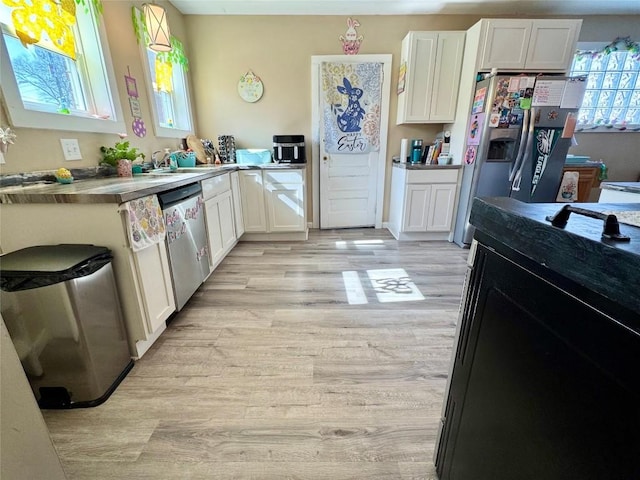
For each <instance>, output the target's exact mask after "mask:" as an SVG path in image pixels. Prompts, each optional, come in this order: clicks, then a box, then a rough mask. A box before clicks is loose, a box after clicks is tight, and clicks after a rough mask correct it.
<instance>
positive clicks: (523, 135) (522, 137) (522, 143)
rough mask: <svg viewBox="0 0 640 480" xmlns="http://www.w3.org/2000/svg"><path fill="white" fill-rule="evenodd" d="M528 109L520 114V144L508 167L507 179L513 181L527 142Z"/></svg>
mask: <svg viewBox="0 0 640 480" xmlns="http://www.w3.org/2000/svg"><path fill="white" fill-rule="evenodd" d="M529 114H530V110H525V111H524V113H523V116H522V133H521V134H520V145H519V146H518V153H517V155H516V159H515V160H514V161H513V164H512V165H511V168H510V169H509V181H510V182H513V179H514V177H515V175H516V172H517V171H518V168H520V163H521V161H522V156H523V154H524V152H525V147H526V143H527V134H528V133H529V119H530V118H531V117H530V115H529Z"/></svg>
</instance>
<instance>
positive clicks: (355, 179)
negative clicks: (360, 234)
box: [312, 55, 391, 228]
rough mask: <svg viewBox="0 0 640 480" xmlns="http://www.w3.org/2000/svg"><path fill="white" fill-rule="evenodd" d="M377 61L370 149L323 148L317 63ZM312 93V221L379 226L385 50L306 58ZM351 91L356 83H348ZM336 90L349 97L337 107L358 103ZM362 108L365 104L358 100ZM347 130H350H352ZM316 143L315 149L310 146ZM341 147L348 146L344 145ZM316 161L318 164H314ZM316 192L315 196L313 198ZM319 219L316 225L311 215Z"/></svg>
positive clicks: (387, 71)
mask: <svg viewBox="0 0 640 480" xmlns="http://www.w3.org/2000/svg"><path fill="white" fill-rule="evenodd" d="M324 62H331V63H340V64H348V65H355V64H362V63H380V64H382V82H381V99H380V122H379V144H378V146H377V148H376V149H375V150H376V151H368V152H366V153H353V151H357V148H355V149H354V150H353V151H350V152H349V153H328V152H327V151H326V150H327V149H326V148H325V147H326V144H325V141H324V139H325V123H324V118H323V105H324V103H323V102H324V96H323V95H324V91H323V81H322V64H323V63H324ZM312 81H313V85H312V92H313V96H314V99H313V110H314V112H313V131H314V141H313V144H314V145H313V147H314V149H313V151H314V153H316V155H318V156H319V162H318V161H316V162H314V163H313V167H314V170H313V181H314V189H313V191H314V192H318V196H316V194H315V193H314V208H313V211H314V226H318V227H320V228H343V227H363V226H375V227H377V228H381V227H382V202H383V200H384V176H385V164H386V162H385V159H386V150H387V144H386V142H387V132H388V123H389V96H390V91H391V55H328V56H314V57H312ZM350 87H352V88H353V89H354V90H357V89H358V88H357V87H358V86H357V85H352V86H350ZM344 88H345V89H346V91H347V93H346V94H345V91H344V90H343V91H341V93H343V94H344V95H345V97H344V98H346V97H348V98H349V104H348V106H347V105H343V106H342V107H341V108H343V110H348V109H349V108H351V107H352V106H353V103H352V100H353V101H354V103H355V104H357V108H360V107H361V105H360V104H359V98H360V97H359V96H358V95H357V94H355V95H353V96H352V95H351V94H350V93H348V88H349V87H347V85H346V84H345V86H344ZM362 109H363V110H367V105H362ZM352 132H353V130H352ZM316 145H317V149H316ZM345 150H349V148H348V146H347V148H345ZM318 164H319V166H318ZM318 197H319V198H318ZM318 218H319V219H320V222H319V224H318V223H317V219H318Z"/></svg>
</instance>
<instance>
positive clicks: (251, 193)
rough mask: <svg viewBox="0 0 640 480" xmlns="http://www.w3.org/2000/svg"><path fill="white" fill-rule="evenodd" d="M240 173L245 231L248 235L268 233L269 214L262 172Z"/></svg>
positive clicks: (249, 171) (248, 171)
mask: <svg viewBox="0 0 640 480" xmlns="http://www.w3.org/2000/svg"><path fill="white" fill-rule="evenodd" d="M239 173H240V191H241V195H240V197H241V199H242V216H243V218H244V230H245V232H247V233H251V232H258V233H263V232H266V231H267V213H266V208H265V200H264V187H263V184H262V171H261V170H246V171H241V172H239Z"/></svg>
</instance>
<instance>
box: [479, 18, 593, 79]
mask: <svg viewBox="0 0 640 480" xmlns="http://www.w3.org/2000/svg"><path fill="white" fill-rule="evenodd" d="M481 23H482V34H481V37H480V58H479V60H478V62H479V63H478V70H480V71H488V70H491V69H493V68H497V69H500V70H508V69H511V70H517V71H520V70H535V71H556V70H557V71H559V72H565V71H567V70H568V69H569V67H570V66H571V61H572V60H573V54H574V53H575V48H576V42H577V41H578V34H579V33H580V27H581V26H582V20H555V19H554V20H531V19H529V20H518V19H506V18H505V19H484V20H482V21H481Z"/></svg>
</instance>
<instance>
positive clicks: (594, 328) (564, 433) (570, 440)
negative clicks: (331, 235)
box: [435, 198, 640, 480]
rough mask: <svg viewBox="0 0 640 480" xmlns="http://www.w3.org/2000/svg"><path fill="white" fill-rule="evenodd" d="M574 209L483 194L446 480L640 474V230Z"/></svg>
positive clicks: (442, 442)
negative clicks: (613, 229) (613, 228)
mask: <svg viewBox="0 0 640 480" xmlns="http://www.w3.org/2000/svg"><path fill="white" fill-rule="evenodd" d="M562 207H563V205H562V204H527V203H521V202H518V201H515V200H512V199H509V198H489V199H475V200H474V204H473V209H472V212H471V219H470V222H471V224H472V225H474V226H475V228H476V233H475V241H474V243H473V244H472V246H471V252H470V260H469V270H468V273H467V279H466V282H465V289H464V294H463V302H462V306H461V312H460V317H459V322H458V326H457V334H456V343H455V347H454V354H453V359H452V370H451V374H450V376H449V382H448V385H447V392H446V394H445V403H444V408H443V418H442V424H441V429H440V432H439V437H438V444H437V451H436V457H435V462H436V469H437V472H438V475H439V477H440V480H515V479H517V480H541V479H544V480H572V479H576V480H578V479H579V480H596V479H597V480H607V479H611V480H614V479H615V480H623V479H624V480H632V479H640V227H636V226H632V225H627V224H622V223H621V224H620V225H619V233H620V237H628V240H627V241H620V239H618V240H615V239H612V238H608V237H604V238H603V237H602V233H603V220H602V219H597V218H591V217H588V216H584V215H582V214H581V212H580V211H579V212H577V213H576V212H574V213H571V214H570V215H569V218H568V221H567V222H566V225H564V226H562V224H563V223H564V222H562V221H560V222H559V225H560V226H553V225H552V224H551V222H550V221H549V220H547V217H549V218H552V217H553V216H554V215H556V213H557V212H558V210H560V209H561V208H562ZM580 208H581V209H586V210H589V211H596V212H597V213H598V214H601V213H603V212H604V213H605V214H608V213H610V212H614V213H618V212H624V213H619V214H618V215H616V216H618V217H619V218H623V217H624V218H625V219H626V218H627V217H629V218H631V217H633V215H632V214H630V213H629V212H632V211H640V204H580ZM579 210H580V209H579ZM582 213H584V212H582ZM587 213H588V212H587ZM596 216H602V215H596ZM639 216H640V215H639ZM564 220H566V218H565V219H564ZM608 220H609V221H610V222H611V221H612V220H614V219H612V218H611V217H608ZM632 220H633V219H632V218H631V220H630V221H632ZM625 221H628V220H625ZM608 233H609V232H608ZM613 236H614V237H615V235H613ZM623 240H625V239H623Z"/></svg>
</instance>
